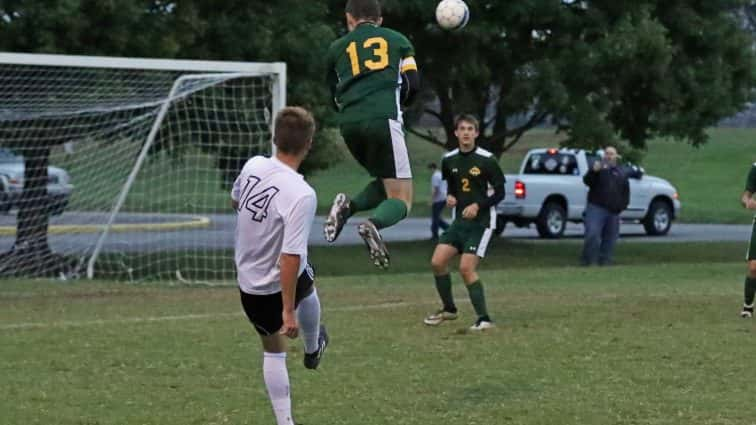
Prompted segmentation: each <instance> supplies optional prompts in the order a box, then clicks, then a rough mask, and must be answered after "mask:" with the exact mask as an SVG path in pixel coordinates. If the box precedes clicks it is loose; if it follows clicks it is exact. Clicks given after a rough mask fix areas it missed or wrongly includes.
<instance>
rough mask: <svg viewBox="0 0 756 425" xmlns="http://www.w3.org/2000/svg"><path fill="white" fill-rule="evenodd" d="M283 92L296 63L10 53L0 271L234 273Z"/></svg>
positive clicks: (5, 75) (3, 86)
mask: <svg viewBox="0 0 756 425" xmlns="http://www.w3.org/2000/svg"><path fill="white" fill-rule="evenodd" d="M285 103H286V64H284V63H246V62H217V61H190V60H156V59H133V58H110V57H84V56H64V55H31V54H8V53H0V275H6V276H7V275H14V274H15V273H17V274H26V275H28V274H33V275H39V276H45V275H46V276H58V277H61V278H66V279H68V278H77V277H84V276H87V277H89V278H93V277H102V278H109V279H119V280H144V279H159V280H172V281H176V280H179V281H184V280H186V281H211V282H214V281H218V280H228V279H230V278H232V277H233V276H234V267H233V242H234V233H233V232H234V222H235V215H234V214H233V210H232V209H231V207H230V202H229V199H230V198H229V190H230V187H231V184H232V183H233V180H234V179H235V177H236V175H237V173H238V172H239V170H240V169H241V167H242V166H243V165H244V163H245V162H246V160H247V159H248V158H249V157H251V156H254V155H257V154H269V153H270V152H271V150H272V143H271V140H272V128H273V126H272V120H273V117H274V116H275V114H276V112H277V111H278V110H279V109H281V108H282V107H283V106H284V105H285ZM30 271H31V273H30Z"/></svg>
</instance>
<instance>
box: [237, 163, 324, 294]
mask: <svg viewBox="0 0 756 425" xmlns="http://www.w3.org/2000/svg"><path fill="white" fill-rule="evenodd" d="M231 198H232V199H233V200H234V201H236V202H238V203H239V207H238V216H237V219H236V235H235V239H236V241H235V244H236V253H235V260H236V270H237V278H238V280H239V287H240V288H241V290H242V291H244V292H246V293H248V294H253V295H269V294H274V293H276V292H280V291H281V281H280V280H281V279H280V264H279V257H280V256H281V254H295V255H299V257H300V260H301V262H300V265H299V272H298V274H297V275H299V274H301V273H302V272H303V271H304V269H305V266H306V265H307V240H308V239H309V237H310V228H311V227H312V221H313V219H314V218H315V208H316V205H317V198H316V195H315V191H314V190H313V189H312V187H310V185H309V184H307V182H306V181H305V180H304V177H302V175H301V174H299V173H297V172H296V171H294V170H293V169H292V168H291V167H289V166H288V165H286V164H284V163H282V162H281V161H279V160H278V159H276V158H265V157H262V156H256V157H254V158H251V159H250V160H249V161H247V163H246V164H245V165H244V168H243V169H242V171H241V174H239V177H237V178H236V181H235V182H234V187H233V189H232V190H231Z"/></svg>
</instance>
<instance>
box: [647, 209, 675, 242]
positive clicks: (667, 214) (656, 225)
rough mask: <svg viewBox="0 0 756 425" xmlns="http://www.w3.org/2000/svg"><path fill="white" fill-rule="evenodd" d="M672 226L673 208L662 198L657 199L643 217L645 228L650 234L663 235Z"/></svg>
mask: <svg viewBox="0 0 756 425" xmlns="http://www.w3.org/2000/svg"><path fill="white" fill-rule="evenodd" d="M670 227H672V209H671V208H670V206H669V204H668V203H667V202H665V201H662V200H656V201H654V202H652V203H651V206H650V207H649V208H648V214H646V218H644V219H643V228H644V229H646V233H647V234H648V235H649V236H662V235H666V234H667V233H668V232H669V228H670Z"/></svg>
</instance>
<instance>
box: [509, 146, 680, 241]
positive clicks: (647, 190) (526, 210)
mask: <svg viewBox="0 0 756 425" xmlns="http://www.w3.org/2000/svg"><path fill="white" fill-rule="evenodd" d="M600 159H601V158H600V157H599V156H598V155H597V154H593V153H588V152H586V151H584V150H577V149H555V148H552V149H533V150H530V151H529V152H528V153H527V155H526V156H525V159H524V160H523V162H522V165H521V166H520V173H519V174H507V175H506V179H507V182H506V197H505V198H504V200H503V201H501V202H500V203H499V204H498V205H497V206H496V212H497V219H498V220H497V226H496V227H497V231H498V232H502V231H503V230H504V227H505V226H506V224H507V223H514V224H515V225H516V226H518V227H529V226H530V224H531V223H535V225H536V229H537V230H538V234H539V235H540V236H541V237H542V238H551V239H556V238H559V237H561V236H562V234H563V233H564V229H565V227H566V226H567V222H568V221H572V222H576V223H578V222H582V221H583V211H584V210H585V206H586V202H587V195H588V187H587V186H586V185H585V184H584V183H583V176H584V175H585V173H586V172H587V171H588V170H589V169H590V168H591V167H592V166H593V163H594V161H597V160H600ZM679 211H680V201H679V200H678V194H677V190H676V189H675V187H674V186H672V185H671V184H670V183H669V182H668V181H666V180H664V179H661V178H658V177H653V176H647V175H641V176H640V177H639V178H638V177H636V178H630V205H628V207H627V209H626V210H625V211H624V212H623V213H622V214H621V218H622V220H623V221H629V222H640V223H642V224H643V226H644V228H645V230H646V233H647V234H649V235H654V236H656V235H665V234H667V232H669V229H670V227H671V225H672V220H673V219H675V218H676V217H677V216H678V213H679Z"/></svg>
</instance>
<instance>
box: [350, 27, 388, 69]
mask: <svg viewBox="0 0 756 425" xmlns="http://www.w3.org/2000/svg"><path fill="white" fill-rule="evenodd" d="M362 47H364V48H365V49H370V48H373V58H371V59H368V60H366V61H365V62H364V63H363V64H364V65H365V68H367V69H369V70H371V71H377V70H380V69H383V68H385V67H387V66H388V63H389V55H388V42H387V41H386V39H385V38H383V37H373V38H368V39H367V40H365V42H364V43H362ZM346 51H347V53H348V54H349V62H351V64H352V76H356V75H358V74H359V73H360V58H359V56H358V55H357V43H356V42H354V41H353V42H351V43H349V46H348V47H347V49H346Z"/></svg>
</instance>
